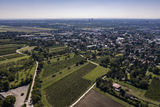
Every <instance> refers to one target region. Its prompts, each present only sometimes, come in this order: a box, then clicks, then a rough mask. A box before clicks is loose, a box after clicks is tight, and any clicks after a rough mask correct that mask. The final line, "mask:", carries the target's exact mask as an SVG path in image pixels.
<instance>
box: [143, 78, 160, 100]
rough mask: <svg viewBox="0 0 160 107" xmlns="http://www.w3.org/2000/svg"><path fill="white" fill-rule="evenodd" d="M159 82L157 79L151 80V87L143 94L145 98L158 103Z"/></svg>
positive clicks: (159, 93)
mask: <svg viewBox="0 0 160 107" xmlns="http://www.w3.org/2000/svg"><path fill="white" fill-rule="evenodd" d="M159 90H160V80H159V79H158V78H153V80H152V82H151V85H150V86H149V89H148V90H147V92H146V93H145V96H146V97H148V98H150V99H153V100H156V101H160V97H159V96H160V91H159Z"/></svg>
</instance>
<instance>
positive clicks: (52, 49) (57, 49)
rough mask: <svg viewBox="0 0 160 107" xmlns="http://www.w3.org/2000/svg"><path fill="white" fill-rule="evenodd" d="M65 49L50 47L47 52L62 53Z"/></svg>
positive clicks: (63, 47) (62, 47)
mask: <svg viewBox="0 0 160 107" xmlns="http://www.w3.org/2000/svg"><path fill="white" fill-rule="evenodd" d="M65 49H66V47H65V46H59V47H51V48H49V52H50V53H51V52H60V51H64V50H65Z"/></svg>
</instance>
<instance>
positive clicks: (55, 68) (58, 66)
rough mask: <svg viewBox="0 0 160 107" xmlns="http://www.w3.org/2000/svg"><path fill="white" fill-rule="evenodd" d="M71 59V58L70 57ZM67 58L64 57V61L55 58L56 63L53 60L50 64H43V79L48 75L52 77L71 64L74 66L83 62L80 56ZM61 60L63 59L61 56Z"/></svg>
mask: <svg viewBox="0 0 160 107" xmlns="http://www.w3.org/2000/svg"><path fill="white" fill-rule="evenodd" d="M70 57H72V56H70ZM70 57H69V58H67V56H66V59H64V60H63V59H62V60H60V59H61V58H57V61H56V62H54V61H55V59H53V61H52V60H51V61H50V62H52V63H50V62H49V63H48V64H45V66H44V71H43V75H42V76H43V77H47V76H49V75H52V74H54V73H56V72H59V71H60V70H62V69H64V68H66V67H69V66H71V65H73V64H76V63H77V62H80V61H82V60H83V58H82V57H81V56H74V57H73V58H70ZM62 58H64V57H63V56H62Z"/></svg>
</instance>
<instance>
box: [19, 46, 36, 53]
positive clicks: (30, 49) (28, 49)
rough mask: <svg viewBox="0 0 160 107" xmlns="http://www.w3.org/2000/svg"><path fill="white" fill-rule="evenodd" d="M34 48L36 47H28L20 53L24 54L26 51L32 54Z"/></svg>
mask: <svg viewBox="0 0 160 107" xmlns="http://www.w3.org/2000/svg"><path fill="white" fill-rule="evenodd" d="M34 48H35V46H27V47H24V48H21V49H20V50H19V51H20V52H22V53H24V52H26V51H28V52H31V51H32V50H33V49H34Z"/></svg>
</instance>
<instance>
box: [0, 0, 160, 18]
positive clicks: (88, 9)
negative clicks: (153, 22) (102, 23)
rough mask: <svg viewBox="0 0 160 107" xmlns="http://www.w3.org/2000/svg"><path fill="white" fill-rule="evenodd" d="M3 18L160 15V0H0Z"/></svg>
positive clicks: (136, 16) (151, 16)
mask: <svg viewBox="0 0 160 107" xmlns="http://www.w3.org/2000/svg"><path fill="white" fill-rule="evenodd" d="M0 18H1V19H5V18H7V19H12V18H16V19H21V18H160V0H0Z"/></svg>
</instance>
